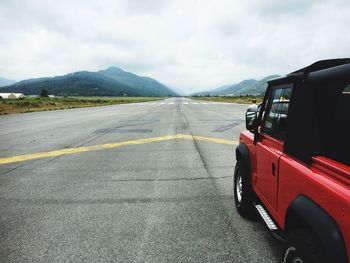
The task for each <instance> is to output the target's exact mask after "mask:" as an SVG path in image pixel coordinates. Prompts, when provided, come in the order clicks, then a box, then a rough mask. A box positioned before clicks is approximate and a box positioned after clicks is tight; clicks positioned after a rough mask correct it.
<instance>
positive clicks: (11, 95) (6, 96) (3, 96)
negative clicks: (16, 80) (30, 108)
mask: <svg viewBox="0 0 350 263" xmlns="http://www.w3.org/2000/svg"><path fill="white" fill-rule="evenodd" d="M24 97H25V96H24V95H23V93H13V92H12V93H0V99H19V98H24Z"/></svg>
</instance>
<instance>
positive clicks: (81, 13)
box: [0, 0, 350, 92]
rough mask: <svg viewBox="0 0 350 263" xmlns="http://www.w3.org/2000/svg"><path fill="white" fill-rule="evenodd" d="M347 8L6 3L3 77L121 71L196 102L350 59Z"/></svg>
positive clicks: (182, 2)
mask: <svg viewBox="0 0 350 263" xmlns="http://www.w3.org/2000/svg"><path fill="white" fill-rule="evenodd" d="M349 11H350V3H348V1H346V0H323V1H322V0H321V1H320V0H319V1H314V0H310V1H303V0H293V1H292V0H285V1H279V0H267V1H259V0H247V1H232V0H215V1H214V0H108V1H92V0H90V1H77V0H75V1H71V0H61V1H45V0H22V1H20V0H0V32H1V34H0V76H3V77H7V78H13V79H17V80H19V79H24V78H31V77H40V76H50V75H59V74H65V73H68V72H72V71H76V70H99V69H102V68H106V67H108V66H112V65H114V66H119V67H122V68H124V69H125V70H129V71H132V72H135V73H137V74H141V75H149V76H151V77H154V78H156V79H158V80H159V81H161V82H163V83H165V84H168V85H171V86H173V87H177V88H180V89H183V90H184V91H187V92H192V91H195V90H203V89H207V88H215V87H217V86H219V85H222V84H227V83H233V82H237V81H240V80H242V79H245V78H262V77H264V76H266V75H269V74H275V73H277V74H285V73H288V72H290V71H293V70H295V69H297V68H300V67H304V66H306V65H308V64H310V63H312V62H314V61H317V60H320V59H325V58H334V57H349V56H350V54H349V46H350V35H349V34H347V33H348V32H347V31H348V30H347V29H348V25H349V24H350V17H349V16H348V14H349Z"/></svg>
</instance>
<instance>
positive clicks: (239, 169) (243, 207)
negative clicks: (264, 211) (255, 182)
mask: <svg viewBox="0 0 350 263" xmlns="http://www.w3.org/2000/svg"><path fill="white" fill-rule="evenodd" d="M240 180H241V181H240ZM239 189H241V191H239ZM233 192H234V197H235V204H236V209H237V211H238V213H239V214H240V215H241V216H242V217H244V218H246V219H255V218H256V217H257V216H256V211H255V209H254V201H255V195H254V193H253V190H252V186H251V178H250V174H248V173H247V172H245V170H244V167H243V165H242V162H240V161H237V164H236V167H235V175H234V180H233Z"/></svg>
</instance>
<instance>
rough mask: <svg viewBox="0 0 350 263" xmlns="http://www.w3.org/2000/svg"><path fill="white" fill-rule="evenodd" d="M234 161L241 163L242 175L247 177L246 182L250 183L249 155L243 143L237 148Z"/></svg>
mask: <svg viewBox="0 0 350 263" xmlns="http://www.w3.org/2000/svg"><path fill="white" fill-rule="evenodd" d="M236 160H237V161H240V162H241V164H242V168H243V172H244V174H245V175H248V180H250V181H251V169H250V154H249V149H248V146H247V145H246V144H245V143H242V142H240V143H239V145H238V146H237V148H236Z"/></svg>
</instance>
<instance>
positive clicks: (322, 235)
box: [285, 195, 347, 263]
mask: <svg viewBox="0 0 350 263" xmlns="http://www.w3.org/2000/svg"><path fill="white" fill-rule="evenodd" d="M298 227H307V228H309V229H311V230H312V231H313V232H314V233H315V235H316V236H317V237H318V238H319V240H320V242H321V245H322V248H323V249H324V251H325V253H326V255H327V257H328V259H329V260H330V262H334V263H346V262H347V255H346V247H345V242H344V239H343V236H342V234H341V231H340V229H339V227H338V225H337V223H336V221H335V220H334V219H333V218H332V217H331V216H330V215H329V214H328V213H327V212H326V211H325V210H323V209H322V208H321V207H320V206H319V205H317V204H316V203H315V202H314V201H312V200H311V199H309V198H308V197H306V196H303V195H300V196H298V197H297V198H296V199H295V200H294V201H293V202H292V203H291V205H290V206H289V208H288V210H287V213H286V222H285V232H286V234H288V232H290V231H292V230H293V229H295V228H298Z"/></svg>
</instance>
